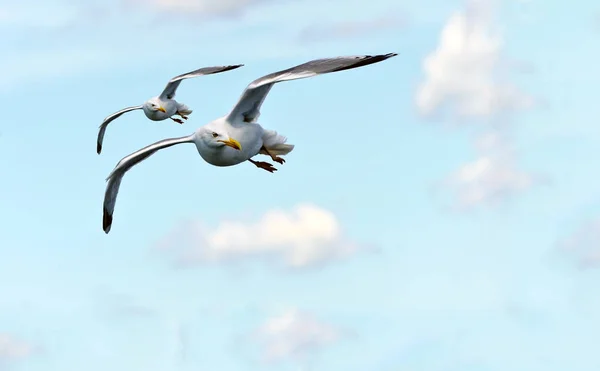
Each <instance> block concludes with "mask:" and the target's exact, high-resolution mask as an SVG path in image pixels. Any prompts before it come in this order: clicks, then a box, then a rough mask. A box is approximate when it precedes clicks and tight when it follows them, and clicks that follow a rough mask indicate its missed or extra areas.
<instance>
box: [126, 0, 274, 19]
mask: <svg viewBox="0 0 600 371" xmlns="http://www.w3.org/2000/svg"><path fill="white" fill-rule="evenodd" d="M125 1H126V2H129V3H133V4H143V5H144V6H148V5H150V6H154V7H155V8H156V9H157V10H159V11H162V12H169V13H174V14H179V15H186V14H187V15H190V14H191V15H195V16H208V17H211V16H213V17H220V16H237V15H240V14H242V13H244V12H245V11H246V10H248V8H250V7H252V6H254V5H258V4H261V3H264V2H267V1H271V0H219V1H212V0H125Z"/></svg>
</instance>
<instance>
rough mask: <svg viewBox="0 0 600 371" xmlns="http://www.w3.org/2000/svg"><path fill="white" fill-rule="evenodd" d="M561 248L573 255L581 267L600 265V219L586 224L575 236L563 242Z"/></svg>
mask: <svg viewBox="0 0 600 371" xmlns="http://www.w3.org/2000/svg"><path fill="white" fill-rule="evenodd" d="M559 246H560V248H561V249H562V250H564V251H565V252H568V253H570V254H573V255H574V256H575V258H576V259H577V260H578V262H579V265H580V267H582V268H589V267H597V266H599V265H600V219H596V220H593V221H590V222H588V223H586V224H584V225H583V226H582V227H581V228H579V229H578V230H577V231H575V233H573V235H571V236H570V237H568V238H566V239H564V240H562V241H561V242H560V243H559Z"/></svg>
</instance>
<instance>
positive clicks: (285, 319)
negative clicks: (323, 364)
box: [254, 308, 347, 362]
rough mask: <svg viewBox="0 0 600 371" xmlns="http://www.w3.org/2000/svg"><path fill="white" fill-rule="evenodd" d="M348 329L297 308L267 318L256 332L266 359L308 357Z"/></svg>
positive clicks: (277, 359) (264, 359)
mask: <svg viewBox="0 0 600 371" xmlns="http://www.w3.org/2000/svg"><path fill="white" fill-rule="evenodd" d="M346 333H347V332H346V331H345V330H342V329H340V328H337V327H335V326H332V325H330V324H328V323H325V322H323V321H320V320H319V319H317V318H316V317H315V316H313V315H311V314H309V313H306V312H302V311H300V310H298V309H296V308H292V309H288V310H287V311H285V312H284V313H282V314H281V315H278V316H275V317H272V318H270V319H268V320H267V321H266V322H265V323H264V324H263V325H262V326H260V327H259V328H258V329H257V330H256V331H255V332H254V337H255V339H256V341H258V343H259V344H260V346H261V349H262V359H263V361H266V362H277V361H284V360H294V361H307V360H308V358H309V357H310V356H311V355H313V354H314V353H316V352H319V351H321V350H323V349H325V348H326V347H328V346H331V345H333V344H335V343H336V342H338V341H340V340H341V339H342V338H343V337H344V336H345V334H346Z"/></svg>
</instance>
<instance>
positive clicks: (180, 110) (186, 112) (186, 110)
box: [177, 103, 192, 116]
mask: <svg viewBox="0 0 600 371" xmlns="http://www.w3.org/2000/svg"><path fill="white" fill-rule="evenodd" d="M177 113H181V114H182V115H186V116H187V115H190V114H191V113H192V110H191V109H190V108H189V107H188V106H186V105H185V104H181V103H180V104H179V106H178V107H177Z"/></svg>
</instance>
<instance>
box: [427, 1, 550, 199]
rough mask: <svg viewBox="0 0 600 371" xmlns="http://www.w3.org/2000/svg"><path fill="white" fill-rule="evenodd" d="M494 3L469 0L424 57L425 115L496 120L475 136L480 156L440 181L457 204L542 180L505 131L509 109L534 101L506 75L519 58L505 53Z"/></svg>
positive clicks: (509, 192)
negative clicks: (524, 166) (520, 160)
mask: <svg viewBox="0 0 600 371" xmlns="http://www.w3.org/2000/svg"><path fill="white" fill-rule="evenodd" d="M493 5H494V4H493V1H492V0H471V1H468V2H467V8H466V10H464V11H460V12H456V13H454V14H453V15H452V16H451V17H450V18H449V20H448V22H447V23H446V25H445V26H444V27H443V29H442V32H441V36H440V40H439V45H438V46H437V48H436V50H435V51H433V52H432V53H431V54H430V55H428V56H427V57H426V58H425V60H424V62H423V69H424V71H425V79H424V81H423V82H422V83H421V84H420V86H419V87H418V90H417V92H416V96H415V102H416V106H417V108H418V110H419V112H420V113H421V114H423V115H425V116H430V115H438V116H443V115H444V114H449V116H450V118H451V119H452V120H454V119H458V120H459V121H461V122H467V121H468V122H478V123H482V124H491V125H493V126H494V128H492V130H491V131H489V132H488V133H486V134H484V135H482V136H479V137H478V138H477V139H476V141H475V143H474V145H475V147H476V149H477V151H478V152H479V153H478V158H476V159H475V160H474V161H472V162H469V163H467V164H465V165H463V166H461V167H460V168H459V169H458V170H456V171H455V172H454V173H452V174H451V175H450V176H448V177H447V178H446V179H445V180H444V181H443V182H442V184H443V185H445V186H446V187H448V188H449V189H450V190H451V192H452V193H454V194H455V196H456V198H457V202H456V205H457V207H458V208H459V209H465V208H472V207H475V206H478V205H488V206H493V205H496V204H498V203H499V202H500V201H502V200H504V199H506V198H508V197H509V196H512V195H515V194H517V193H520V192H522V191H524V190H526V189H528V188H530V187H531V186H532V185H533V184H536V183H538V181H539V180H540V179H538V177H537V176H533V175H531V174H529V173H527V172H525V171H522V170H520V169H519V168H518V166H517V161H516V156H515V151H514V150H513V149H512V148H511V144H510V141H509V140H508V138H507V137H506V131H507V130H509V129H510V128H511V125H510V120H509V118H510V117H511V115H512V114H513V113H516V112H518V111H520V110H524V109H527V108H531V107H532V106H533V103H534V102H533V99H532V98H531V97H530V96H529V95H527V94H525V93H523V92H522V91H521V90H520V89H519V88H518V87H517V86H516V85H515V84H513V83H512V82H511V81H509V79H508V76H507V74H508V73H510V72H511V71H512V70H514V69H515V68H514V67H515V63H514V61H511V60H510V59H505V58H504V57H503V55H502V49H503V40H502V37H501V35H500V34H499V33H497V32H495V30H494V28H493V25H494V22H493V21H494V19H493V14H494V9H493ZM530 69H531V68H530ZM500 130H502V131H500Z"/></svg>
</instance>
